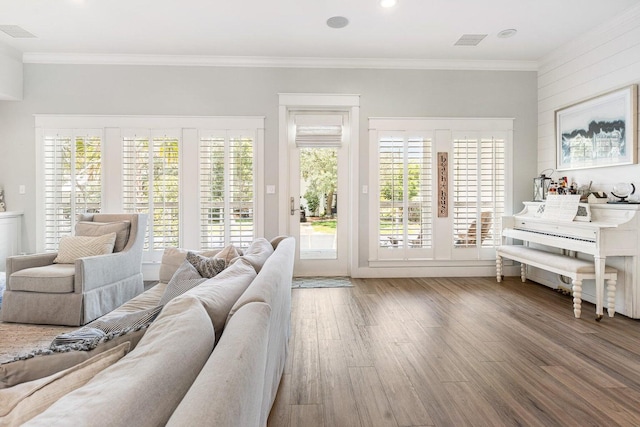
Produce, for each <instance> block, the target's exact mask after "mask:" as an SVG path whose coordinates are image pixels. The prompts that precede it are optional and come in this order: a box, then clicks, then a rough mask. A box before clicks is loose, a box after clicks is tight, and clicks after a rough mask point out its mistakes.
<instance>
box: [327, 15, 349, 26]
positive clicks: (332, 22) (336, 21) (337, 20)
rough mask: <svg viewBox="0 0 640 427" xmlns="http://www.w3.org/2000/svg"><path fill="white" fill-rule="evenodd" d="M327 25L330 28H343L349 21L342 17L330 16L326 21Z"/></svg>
mask: <svg viewBox="0 0 640 427" xmlns="http://www.w3.org/2000/svg"><path fill="white" fill-rule="evenodd" d="M327 25H328V26H330V27H331V28H344V27H346V26H347V25H349V20H348V19H347V18H345V17H344V16H332V17H331V18H329V19H327Z"/></svg>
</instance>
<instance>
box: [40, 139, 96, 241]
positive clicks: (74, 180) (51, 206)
mask: <svg viewBox="0 0 640 427" xmlns="http://www.w3.org/2000/svg"><path fill="white" fill-rule="evenodd" d="M43 154H44V156H43V158H44V173H43V178H44V187H43V188H44V198H45V220H44V249H45V250H46V251H55V250H57V248H58V243H59V242H60V238H61V237H62V236H66V235H71V234H73V229H74V227H75V223H76V217H77V215H78V214H81V213H84V212H100V208H101V204H102V184H101V182H102V179H101V178H102V176H101V174H102V136H101V131H99V130H86V131H49V132H45V135H44V150H43Z"/></svg>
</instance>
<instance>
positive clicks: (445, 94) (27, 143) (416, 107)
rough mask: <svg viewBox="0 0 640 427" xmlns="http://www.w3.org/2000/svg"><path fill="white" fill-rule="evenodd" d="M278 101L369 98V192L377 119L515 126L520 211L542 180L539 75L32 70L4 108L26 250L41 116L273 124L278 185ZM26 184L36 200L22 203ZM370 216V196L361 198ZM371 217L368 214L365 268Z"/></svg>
mask: <svg viewBox="0 0 640 427" xmlns="http://www.w3.org/2000/svg"><path fill="white" fill-rule="evenodd" d="M278 93H349V94H360V95H361V96H360V113H361V116H360V148H361V149H360V161H359V167H360V177H359V180H360V185H359V186H358V187H361V185H362V184H367V183H368V178H369V175H368V170H367V168H368V165H369V158H368V156H369V150H368V147H367V145H368V131H367V123H368V120H367V118H368V117H393V116H397V117H510V118H515V129H514V148H515V149H514V189H515V193H514V209H518V210H519V209H520V206H521V201H522V200H525V199H530V198H531V179H532V178H533V176H534V175H535V174H536V172H537V170H536V163H535V161H532V159H535V158H536V105H537V98H536V73H535V72H530V71H442V70H361V69H308V68H304V69H302V68H301V69H293V68H291V69H287V68H224V67H179V66H127V65H43V64H25V91H24V100H23V101H21V102H5V101H0V185H4V187H5V190H6V200H7V205H8V207H9V209H11V210H24V211H25V227H24V228H23V229H24V233H23V243H24V244H23V248H24V250H25V251H33V250H34V248H35V230H34V224H35V215H36V213H35V205H36V202H35V190H34V188H35V184H36V183H35V157H34V156H35V142H34V140H35V137H34V117H33V115H34V114H106V115H108V114H118V115H126V114H132V115H196V116H216V115H218V116H219V115H225V116H234V115H251V116H265V117H266V122H265V144H266V149H265V155H266V158H265V184H267V185H276V186H277V185H278V158H279V156H278ZM19 185H25V186H26V189H27V193H26V194H25V195H20V194H18V187H19ZM358 197H360V200H359V204H360V206H361V207H366V206H368V205H369V203H368V199H367V197H368V195H363V194H360V195H358ZM277 201H278V195H277V194H275V195H266V196H265V209H264V211H265V212H266V217H265V235H266V237H272V236H275V235H276V234H277V233H278V215H279V214H283V215H284V214H286V206H285V207H281V210H280V212H278V202H277ZM368 227H369V217H368V213H367V212H366V209H364V208H361V211H360V212H359V233H360V237H361V238H360V241H359V242H358V244H359V255H360V256H359V264H360V265H365V264H366V260H367V258H368V241H367V238H366V236H367V234H368Z"/></svg>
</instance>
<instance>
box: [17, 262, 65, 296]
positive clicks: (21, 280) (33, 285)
mask: <svg viewBox="0 0 640 427" xmlns="http://www.w3.org/2000/svg"><path fill="white" fill-rule="evenodd" d="M75 273H76V267H75V265H74V264H52V265H45V266H43V267H33V268H26V269H24V270H19V271H16V272H15V273H13V274H12V275H11V277H10V278H9V281H10V283H9V288H10V289H11V290H12V291H23V292H40V293H48V294H68V293H70V292H73V283H74V280H73V278H74V275H75Z"/></svg>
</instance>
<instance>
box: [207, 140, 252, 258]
mask: <svg viewBox="0 0 640 427" xmlns="http://www.w3.org/2000/svg"><path fill="white" fill-rule="evenodd" d="M254 144H255V137H254V135H253V134H252V133H250V132H249V133H248V132H240V133H238V132H222V133H220V132H218V133H212V132H209V133H203V136H201V137H200V149H199V153H200V155H199V159H200V233H201V234H200V246H201V248H202V249H213V248H222V247H224V246H226V245H228V244H233V245H235V246H236V247H247V246H249V244H250V243H251V241H252V240H253V239H254V238H255V218H254V213H255V196H254V186H255V155H254V151H255V146H254Z"/></svg>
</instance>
